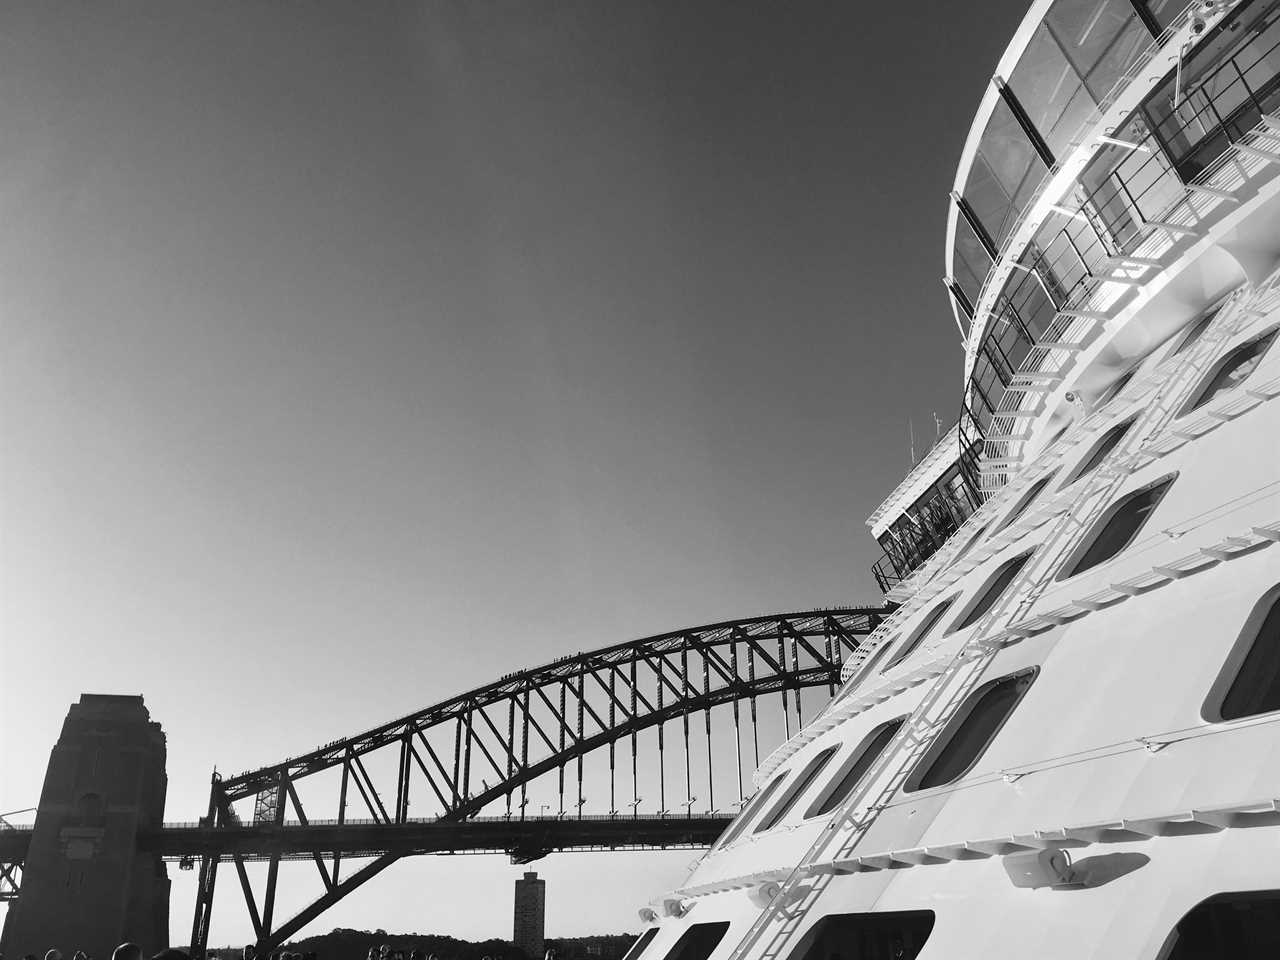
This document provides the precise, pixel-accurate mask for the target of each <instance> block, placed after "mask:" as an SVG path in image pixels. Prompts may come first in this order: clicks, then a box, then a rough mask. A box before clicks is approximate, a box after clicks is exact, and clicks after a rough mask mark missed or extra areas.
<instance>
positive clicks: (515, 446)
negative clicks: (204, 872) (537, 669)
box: [0, 0, 1026, 943]
mask: <svg viewBox="0 0 1280 960" xmlns="http://www.w3.org/2000/svg"><path fill="white" fill-rule="evenodd" d="M1025 2H1026V0H998V2H997V0H991V2H988V3H985V4H983V5H982V7H981V15H980V16H975V15H974V9H975V8H974V7H973V6H971V5H963V4H902V3H897V4H869V3H843V4H835V3H820V2H809V0H805V2H797V3H790V4H777V3H732V4H729V3H724V4H722V3H712V2H697V3H688V2H681V3H676V2H667V3H655V2H649V0H629V2H625V3H624V2H620V0H559V2H551V0H545V2H538V3H534V2H523V3H517V2H479V0H475V2H470V3H461V2H452V3H446V2H419V3H391V2H386V3H379V4H363V3H333V2H322V0H313V2H305V3H304V2H292V3H290V2H285V3H235V2H227V3H203V4H196V3H189V2H142V0H135V2H127V3H126V2H105V3H97V4H76V3H70V2H49V0H39V2H20V0H14V2H10V3H6V4H4V5H3V7H2V8H0V91H3V92H2V93H0V130H2V131H3V132H4V136H3V138H2V139H0V337H2V339H3V349H0V764H2V769H3V772H4V775H3V777H0V812H3V811H7V810H14V809H19V808H24V807H29V806H33V805H34V804H35V802H36V800H37V799H38V797H39V791H40V784H41V782H42V779H43V775H44V767H45V764H46V762H47V759H48V751H49V749H50V747H51V746H52V745H53V743H54V741H55V740H56V739H57V735H58V731H59V729H60V726H61V722H62V719H63V717H64V716H65V714H66V711H67V708H68V706H69V705H70V704H71V703H72V702H74V701H75V700H76V699H77V698H78V696H79V694H80V693H81V692H86V691H87V692H96V693H140V694H143V695H144V696H145V698H146V703H147V706H148V708H149V709H150V711H151V714H152V717H153V718H154V719H156V720H158V721H159V722H160V723H161V724H162V725H163V727H164V729H165V731H166V734H167V737H168V774H169V793H168V804H167V809H166V819H168V820H191V819H195V818H196V817H197V816H199V815H200V814H201V813H202V812H203V809H204V806H205V804H206V802H207V792H208V780H209V774H210V771H211V770H212V769H213V768H214V767H215V766H217V767H218V768H219V769H221V770H223V771H236V770H243V769H248V768H251V767H255V766H259V765H262V764H267V763H271V762H274V761H278V760H280V759H282V758H283V757H285V756H288V755H291V754H295V753H298V752H302V751H303V750H305V749H308V748H310V747H312V746H314V745H316V744H319V743H321V742H325V741H328V740H333V739H337V738H340V737H343V736H347V735H350V734H353V733H356V732H358V731H360V730H362V729H365V728H367V727H370V726H373V725H376V724H378V723H380V722H383V721H385V720H388V719H390V718H392V717H394V716H397V715H400V714H403V713H408V712H410V711H413V710H415V709H418V708H421V707H424V706H426V705H428V704H431V703H434V702H436V701H438V700H441V699H444V698H446V697H448V696H451V695H453V694H455V693H458V692H461V691H463V690H466V689H469V688H471V687H474V686H478V685H480V684H483V683H486V682H488V681H490V680H492V679H495V678H496V677H497V676H498V675H499V674H503V673H507V672H510V671H513V670H516V669H519V668H521V667H526V666H532V665H536V664H539V663H543V662H546V661H548V660H551V659H554V658H556V657H558V656H561V655H563V654H565V653H570V652H574V651H578V650H589V649H593V648H595V647H600V646H605V645H607V644H611V643H615V642H620V641H623V640H627V639H631V638H634V637H640V636H647V635H651V634H654V633H658V632H662V631H665V630H672V629H677V628H680V627H684V626H690V625H694V624H699V623H706V622H711V621H717V620H723V619H729V618H733V617H742V616H749V615H754V614H760V613H769V612H780V611H791V610H803V609H810V608H814V607H822V606H831V605H838V604H862V603H872V602H878V599H879V593H878V591H877V589H876V587H875V583H874V580H873V578H872V576H871V573H870V566H871V564H872V563H873V562H874V561H875V559H876V557H877V556H878V549H877V548H876V546H875V544H874V542H873V541H872V539H871V537H870V534H869V532H868V531H867V529H866V527H865V518H866V517H867V515H868V514H869V513H870V512H871V511H872V510H873V509H874V508H875V507H876V506H877V504H878V503H879V502H880V500H881V499H882V498H883V497H884V496H885V495H886V494H887V493H888V492H889V491H890V490H892V488H893V487H894V486H895V485H896V484H897V483H898V481H899V480H900V479H901V477H902V476H903V474H904V473H905V472H906V470H907V469H908V468H909V466H910V446H909V424H910V425H911V428H912V429H913V430H914V436H915V441H916V448H917V453H922V452H923V449H924V448H925V447H927V446H928V444H929V442H930V441H931V439H932V437H933V436H934V433H935V427H934V414H935V413H936V414H937V415H938V416H939V417H940V418H941V419H942V421H943V422H944V425H946V424H948V423H949V422H950V421H951V420H953V419H954V417H955V415H956V413H957V411H958V405H959V400H960V385H961V384H960V380H961V374H962V352H961V345H960V343H959V337H958V334H957V331H956V328H955V326H954V323H953V320H952V318H951V315H950V311H949V308H948V305H947V302H946V297H945V294H944V291H943V288H942V285H941V283H940V277H941V275H942V272H943V232H944V226H945V217H946V205H947V200H946V197H947V193H948V191H949V189H950V187H951V182H952V179H953V176H954V171H955V165H956V163H957V161H958V158H959V153H960V149H961V146H962V144H963V141H964V138H965V135H966V133H967V130H968V127H969V124H970V121H971V118H972V115H973V112H974V110H975V109H976V107H977V104H978V101H979V99H980V97H981V95H982V92H983V90H984V85H985V84H986V83H987V82H988V80H989V78H990V74H991V72H992V70H993V69H994V66H995V63H996V61H997V59H998V58H999V55H1000V53H1001V51H1002V49H1003V47H1004V45H1005V44H1006V42H1007V40H1008V38H1009V37H1010V36H1011V35H1012V33H1013V31H1014V29H1015V28H1016V26H1017V24H1018V22H1019V20H1020V19H1021V16H1022V14H1023V13H1024V12H1025ZM691 859H692V854H691V853H690V852H689V851H676V852H667V853H648V854H639V853H628V854H616V855H607V854H576V855H569V854H558V855H553V856H551V857H549V858H547V859H545V860H543V861H540V863H539V864H538V865H537V867H536V869H538V870H539V872H540V873H541V875H543V876H544V877H546V878H547V879H548V884H549V886H548V935H550V936H574V935H582V934H587V933H594V932H613V931H619V930H632V929H635V928H636V927H637V926H638V923H637V921H636V909H637V908H638V907H639V906H640V905H642V904H644V903H645V902H646V901H647V900H648V899H649V898H650V897H651V896H654V895H655V894H657V893H659V892H661V891H663V890H665V889H669V888H671V887H673V886H675V885H677V884H678V883H679V882H680V880H681V879H682V878H683V876H684V871H685V869H686V868H687V866H688V864H689V862H690V860H691ZM605 864H607V865H608V869H607V871H605V874H606V875H607V876H606V878H605V879H602V872H601V867H602V866H604V865H605ZM304 866H305V865H304ZM522 869H524V868H520V867H516V866H512V865H511V864H509V863H508V862H507V860H506V858H504V857H501V856H488V857H469V858H468V857H457V858H419V859H417V860H413V861H406V862H402V863H399V864H396V865H395V866H394V867H392V868H391V869H390V870H388V871H386V872H385V873H384V874H382V875H381V876H380V877H379V878H378V879H376V880H375V881H373V882H372V883H370V884H368V885H367V886H366V887H365V888H363V889H362V890H361V891H360V892H359V893H358V894H356V895H353V896H352V897H350V898H348V899H347V900H346V901H344V902H343V903H342V904H340V905H339V906H338V907H336V908H334V909H333V910H331V911H329V912H328V913H327V914H325V915H324V916H323V917H322V918H321V919H320V920H319V921H317V923H316V924H315V925H314V926H313V927H312V928H311V929H313V930H327V929H330V928H331V927H334V926H351V927H363V928H369V929H372V928H379V927H380V928H383V929H387V930H393V931H395V930H417V931H422V932H438V933H447V934H452V935H455V936H460V937H470V938H481V937H487V936H509V935H510V897H511V882H512V881H513V880H514V879H515V878H516V877H517V876H519V874H520V872H521V871H522ZM171 872H172V875H173V878H174V893H173V901H172V908H171V909H172V917H173V937H174V942H176V943H185V942H187V938H188V933H189V930H190V917H191V904H192V898H193V895H194V885H193V883H192V882H191V878H192V875H191V874H189V873H179V872H178V871H176V870H173V871H171ZM219 886H220V888H222V887H223V886H225V885H224V884H220V885H219ZM224 898H225V899H224ZM237 898H238V894H236V893H235V891H232V890H231V889H230V888H229V887H227V888H226V890H225V892H223V891H222V890H221V889H220V895H219V903H220V904H226V905H225V906H220V907H219V910H218V911H215V914H214V923H213V931H212V935H211V943H240V942H245V941H246V939H248V937H249V924H248V919H247V916H246V915H245V914H244V911H243V908H242V907H240V906H239V905H238V904H236V903H235V900H236V899H237Z"/></svg>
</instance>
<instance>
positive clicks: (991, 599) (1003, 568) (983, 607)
mask: <svg viewBox="0 0 1280 960" xmlns="http://www.w3.org/2000/svg"><path fill="white" fill-rule="evenodd" d="M1030 559H1031V554H1030V553H1024V554H1022V555H1021V556H1019V557H1014V558H1013V559H1012V560H1006V561H1005V562H1004V563H1002V564H1001V565H1000V567H999V569H997V570H996V572H995V573H994V574H992V576H991V579H990V580H988V581H987V585H986V587H984V588H983V590H982V593H980V594H979V595H978V599H977V600H975V601H974V602H973V605H972V606H971V607H970V608H969V611H968V612H967V613H966V614H965V615H964V616H963V617H962V618H961V619H960V622H959V623H957V624H955V625H954V626H953V627H952V628H951V629H950V630H948V631H947V632H948V633H955V632H956V631H957V630H963V629H964V628H965V627H969V626H972V625H973V624H975V623H977V622H978V621H979V620H981V619H982V617H983V616H984V615H985V614H986V612H987V611H988V610H990V609H991V608H992V607H993V606H995V604H996V601H997V600H999V599H1000V596H1001V594H1003V593H1004V592H1005V590H1007V589H1009V584H1011V583H1013V581H1014V579H1015V578H1016V577H1017V576H1018V574H1019V573H1021V572H1022V568H1023V567H1024V566H1026V563H1027V561H1028V560H1030Z"/></svg>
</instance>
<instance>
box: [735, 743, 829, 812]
mask: <svg viewBox="0 0 1280 960" xmlns="http://www.w3.org/2000/svg"><path fill="white" fill-rule="evenodd" d="M835 753H836V748H835V747H827V749H825V750H823V751H822V752H821V753H820V754H818V755H817V756H816V757H814V758H813V759H812V760H810V761H809V762H808V763H807V764H806V765H805V768H804V769H803V770H802V771H801V772H800V775H799V776H798V777H796V778H795V780H793V781H792V783H791V786H789V787H788V788H787V790H786V792H785V793H783V795H782V797H781V799H779V800H778V802H777V804H775V805H774V808H773V810H771V811H770V812H769V814H768V816H766V817H765V818H764V819H763V820H761V821H760V826H758V827H756V829H755V832H756V833H763V832H764V831H766V830H772V829H773V828H774V827H776V826H777V825H778V824H779V823H781V822H782V818H783V817H785V816H786V815H787V814H788V813H790V812H791V808H792V807H793V806H794V805H795V802H796V801H797V800H798V799H800V795H801V794H802V793H804V792H805V790H807V789H809V784H811V783H813V781H814V778H815V777H817V775H818V774H819V773H821V772H822V768H823V767H825V766H826V765H827V764H828V763H829V762H830V760H831V758H832V757H833V756H835Z"/></svg>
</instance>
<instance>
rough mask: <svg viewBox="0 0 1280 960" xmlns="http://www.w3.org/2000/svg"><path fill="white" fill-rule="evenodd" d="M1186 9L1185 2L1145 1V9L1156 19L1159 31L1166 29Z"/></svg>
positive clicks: (1174, 0)
mask: <svg viewBox="0 0 1280 960" xmlns="http://www.w3.org/2000/svg"><path fill="white" fill-rule="evenodd" d="M1186 8H1187V4H1186V0H1147V9H1148V10H1150V11H1151V14H1152V16H1154V17H1155V18H1156V23H1158V24H1160V29H1161V30H1164V29H1166V28H1168V26H1169V24H1171V23H1173V21H1174V20H1176V19H1178V14H1180V13H1182V11H1183V10H1185V9H1186Z"/></svg>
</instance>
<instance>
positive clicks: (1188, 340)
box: [1168, 303, 1223, 360]
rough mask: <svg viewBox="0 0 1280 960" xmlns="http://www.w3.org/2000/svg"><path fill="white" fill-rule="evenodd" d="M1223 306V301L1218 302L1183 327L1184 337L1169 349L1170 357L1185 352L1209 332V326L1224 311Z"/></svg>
mask: <svg viewBox="0 0 1280 960" xmlns="http://www.w3.org/2000/svg"><path fill="white" fill-rule="evenodd" d="M1222 306H1223V305H1222V304H1221V303H1218V304H1216V305H1214V306H1212V307H1210V308H1209V309H1208V310H1206V311H1205V312H1204V313H1202V314H1200V316H1198V317H1196V318H1195V319H1194V320H1192V321H1191V322H1190V323H1189V324H1187V325H1186V327H1185V328H1183V331H1182V338H1181V339H1180V340H1179V341H1178V343H1177V346H1175V347H1174V348H1173V349H1172V350H1170V351H1169V356H1168V359H1170V360H1172V359H1173V358H1174V357H1177V356H1180V355H1181V354H1183V353H1185V352H1186V351H1187V350H1188V349H1189V348H1190V347H1191V345H1192V344H1193V343H1195V342H1196V341H1197V340H1199V339H1200V338H1201V337H1203V336H1204V335H1205V334H1206V333H1208V331H1209V328H1210V327H1211V326H1213V321H1214V320H1216V319H1217V318H1218V314H1220V313H1221V312H1222Z"/></svg>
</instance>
